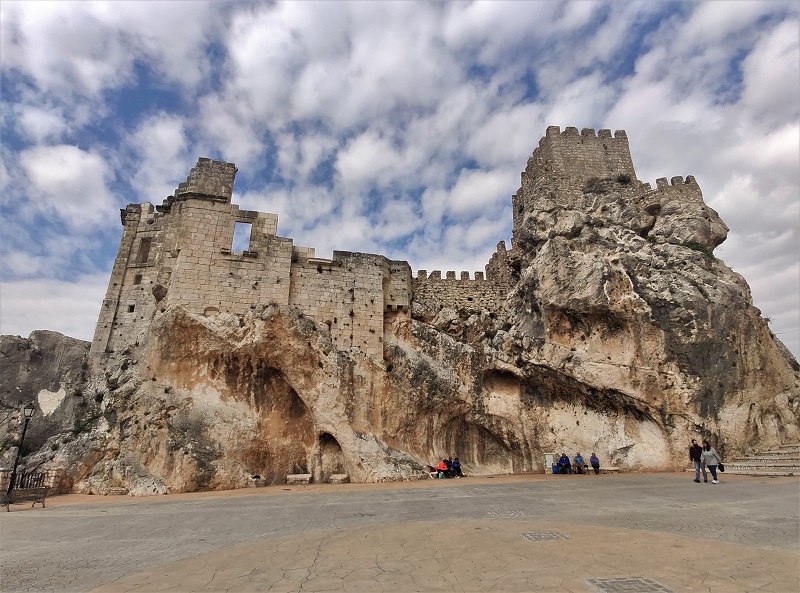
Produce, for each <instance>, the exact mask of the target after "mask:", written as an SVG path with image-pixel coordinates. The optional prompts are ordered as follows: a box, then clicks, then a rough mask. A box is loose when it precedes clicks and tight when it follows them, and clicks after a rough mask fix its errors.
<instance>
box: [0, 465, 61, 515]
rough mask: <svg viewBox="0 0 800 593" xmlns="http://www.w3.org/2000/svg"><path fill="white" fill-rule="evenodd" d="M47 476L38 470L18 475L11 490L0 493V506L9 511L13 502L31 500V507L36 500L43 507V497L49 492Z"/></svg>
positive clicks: (34, 504)
mask: <svg viewBox="0 0 800 593" xmlns="http://www.w3.org/2000/svg"><path fill="white" fill-rule="evenodd" d="M48 478H49V476H48V475H47V474H46V473H39V472H32V473H28V474H20V475H18V476H17V479H16V480H15V481H14V487H13V488H12V489H11V492H10V493H6V492H3V493H2V494H0V507H6V510H7V511H9V512H11V505H12V504H14V503H15V502H23V501H31V502H33V504H32V505H31V508H33V507H35V506H36V503H37V502H38V503H39V504H41V505H42V508H44V499H45V498H46V497H47V494H48V492H50V484H49V482H50V480H49V479H48Z"/></svg>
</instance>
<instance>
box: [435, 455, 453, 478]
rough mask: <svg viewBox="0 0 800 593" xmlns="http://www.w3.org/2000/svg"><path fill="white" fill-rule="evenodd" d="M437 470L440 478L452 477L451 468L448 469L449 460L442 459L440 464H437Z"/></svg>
mask: <svg viewBox="0 0 800 593" xmlns="http://www.w3.org/2000/svg"><path fill="white" fill-rule="evenodd" d="M436 470H437V471H438V472H439V475H438V476H437V477H438V478H449V477H450V470H449V469H447V460H446V459H442V460H441V461H440V462H439V465H437V466H436Z"/></svg>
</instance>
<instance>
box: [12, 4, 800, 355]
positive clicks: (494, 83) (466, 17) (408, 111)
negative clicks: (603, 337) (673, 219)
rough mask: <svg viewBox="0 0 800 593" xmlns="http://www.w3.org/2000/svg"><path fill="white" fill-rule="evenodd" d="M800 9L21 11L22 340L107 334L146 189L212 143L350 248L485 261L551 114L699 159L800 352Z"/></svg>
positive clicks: (321, 235)
mask: <svg viewBox="0 0 800 593" xmlns="http://www.w3.org/2000/svg"><path fill="white" fill-rule="evenodd" d="M799 6H800V5H798V4H797V3H793V2H788V3H782V2H777V1H768V2H745V1H736V2H708V3H699V4H698V3H689V2H674V3H673V2H650V1H647V2H591V1H582V2H574V3H561V2H546V1H540V2H523V1H515V2H502V1H492V2H471V3H469V2H459V3H426V2H423V3H415V2H410V1H409V2H396V3H392V2H374V3H372V2H366V1H365V2H355V3H346V2H332V1H328V2H287V3H284V2H277V3H270V4H267V3H260V2H236V3H225V2H211V3H204V2H188V1H182V2H141V3H140V2H111V3H104V2H75V3H72V2H65V1H59V2H55V3H51V4H48V3H45V2H13V1H8V0H4V1H3V2H2V4H0V85H1V86H0V93H1V99H2V105H1V106H0V126H2V128H1V130H2V143H1V145H0V207H1V208H2V211H1V214H2V218H1V219H0V220H1V221H2V225H1V226H0V232H2V237H1V239H2V240H1V241H0V282H1V283H0V333H4V334H19V335H22V336H27V335H28V334H29V333H30V332H31V331H32V330H34V329H53V330H57V331H60V332H63V333H66V334H68V335H71V336H74V337H78V338H84V339H91V336H92V333H93V331H94V324H95V321H96V317H97V314H98V312H99V309H100V303H101V300H102V298H103V295H104V292H105V289H106V285H107V282H108V277H109V273H110V270H111V266H112V263H113V259H114V257H115V255H116V250H117V247H118V243H119V238H120V234H121V230H122V227H121V225H120V221H119V209H120V208H123V207H125V205H126V204H128V203H141V202H151V203H154V204H159V203H161V201H162V200H163V199H164V198H165V197H166V196H167V195H168V194H171V193H172V192H173V191H174V189H175V187H176V185H177V184H178V182H180V181H182V180H184V179H185V178H186V175H187V174H188V172H189V169H190V168H191V167H192V166H193V164H194V163H195V161H196V160H197V157H198V156H207V157H211V158H215V159H222V160H227V161H231V162H234V163H236V165H237V166H238V167H239V173H238V175H237V179H236V187H235V192H234V202H235V203H238V204H239V205H241V206H242V207H243V208H246V209H252V210H261V211H265V212H273V213H277V214H278V216H279V227H278V233H279V234H280V235H281V236H285V237H291V238H292V239H294V243H295V245H302V246H310V247H315V248H316V249H317V255H318V256H320V257H330V255H331V253H332V251H333V250H334V249H340V250H350V251H366V252H371V253H381V254H384V255H387V256H388V257H391V258H394V259H404V260H407V261H408V262H409V263H410V264H411V267H412V269H413V270H417V269H420V268H425V269H428V270H433V269H439V270H456V271H461V270H467V271H475V270H482V269H483V266H484V265H485V263H486V262H487V261H488V258H489V255H490V254H491V253H492V251H493V250H494V247H495V245H496V243H497V242H498V241H499V240H506V241H507V242H508V241H509V240H510V235H511V209H510V203H511V194H512V193H514V191H516V189H517V187H518V186H519V174H520V171H521V170H522V169H523V168H524V166H525V163H526V160H527V158H528V156H529V155H530V153H531V152H532V150H533V148H534V147H535V146H536V145H537V143H538V140H539V138H540V137H541V136H542V135H543V134H544V130H545V128H546V127H547V126H548V125H559V126H561V127H562V128H563V127H566V126H576V127H578V128H582V127H594V128H596V129H599V128H611V129H625V130H627V132H628V137H629V139H630V142H631V149H632V153H633V160H634V164H635V166H636V169H637V174H638V177H639V178H640V179H642V180H643V181H649V182H651V183H654V182H655V179H656V178H658V177H672V176H675V175H683V176H685V175H695V176H696V177H697V180H698V182H699V183H700V187H701V188H702V189H703V192H704V195H705V199H706V202H707V203H708V204H709V205H711V206H712V207H713V208H715V209H716V210H717V211H719V213H720V214H721V216H722V218H723V220H724V221H725V222H726V223H727V225H728V226H729V227H730V229H731V232H730V235H729V238H728V241H727V242H725V243H724V244H723V245H721V246H720V247H718V248H717V250H716V254H717V256H718V257H720V258H722V259H723V260H724V261H725V262H726V263H727V264H728V265H729V266H731V267H732V268H733V269H734V270H736V271H738V272H740V273H742V274H743V275H744V277H745V278H746V279H747V280H748V282H749V283H750V286H751V287H752V291H753V296H754V300H755V304H756V306H758V307H759V308H760V309H761V310H762V311H763V313H764V315H765V316H768V317H770V318H771V327H772V330H773V331H774V332H776V333H777V334H778V335H779V337H780V338H781V339H782V340H783V341H784V342H785V343H786V344H787V345H788V346H789V347H790V348H791V349H792V350H793V352H794V353H795V355H798V354H800V302H798V301H799V299H798V293H799V291H800V263H798V262H799V260H800V236H799V235H800V193H799V192H800V190H799V189H798V188H800V164H798V162H799V155H800V127H799V124H798V121H799V114H800V47H799V45H800V41H799V40H800V8H798V7H799Z"/></svg>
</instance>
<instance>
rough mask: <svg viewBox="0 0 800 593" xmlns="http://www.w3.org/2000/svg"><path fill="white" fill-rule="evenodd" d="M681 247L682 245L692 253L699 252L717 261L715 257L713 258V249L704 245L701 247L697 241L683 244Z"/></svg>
mask: <svg viewBox="0 0 800 593" xmlns="http://www.w3.org/2000/svg"><path fill="white" fill-rule="evenodd" d="M681 245H683V246H684V247H688V248H689V249H693V250H694V251H699V252H700V253H703V254H705V255H707V256H708V257H710V258H711V259H717V258H716V257H714V250H713V249H711V248H710V247H707V246H706V245H702V244H700V243H698V242H697V241H687V242H685V243H681Z"/></svg>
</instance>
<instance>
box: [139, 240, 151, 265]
mask: <svg viewBox="0 0 800 593" xmlns="http://www.w3.org/2000/svg"><path fill="white" fill-rule="evenodd" d="M152 243H153V239H151V238H150V237H144V238H142V240H141V241H139V254H138V256H137V258H136V263H139V264H146V263H147V260H148V259H150V245H151V244H152Z"/></svg>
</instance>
